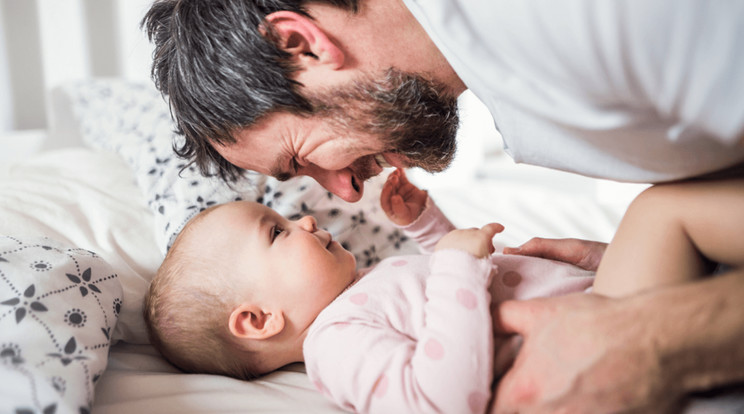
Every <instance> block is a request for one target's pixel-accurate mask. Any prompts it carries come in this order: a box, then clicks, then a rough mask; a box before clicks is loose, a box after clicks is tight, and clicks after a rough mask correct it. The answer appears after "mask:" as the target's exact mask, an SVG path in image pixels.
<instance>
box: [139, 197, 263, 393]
mask: <svg viewBox="0 0 744 414" xmlns="http://www.w3.org/2000/svg"><path fill="white" fill-rule="evenodd" d="M216 207H218V206H216ZM214 209H215V207H212V208H210V209H207V210H205V211H203V212H202V213H200V214H199V215H197V216H196V217H195V218H194V219H192V220H191V221H190V222H189V223H188V224H187V225H186V227H184V229H183V230H182V231H181V233H180V234H179V236H178V238H176V241H175V242H174V243H173V246H172V247H171V248H170V250H169V251H168V254H167V255H166V257H165V260H163V263H162V264H161V266H160V268H159V269H158V271H157V273H156V275H155V277H154V278H153V280H152V283H151V284H150V289H149V291H148V293H147V295H146V296H145V306H144V317H145V323H146V326H147V332H148V336H149V338H150V343H151V344H152V345H153V346H154V347H155V348H156V349H157V350H158V351H159V352H160V353H161V354H162V355H163V357H165V359H167V360H168V361H169V362H170V363H172V364H173V365H175V366H176V367H178V368H179V369H181V370H183V371H185V372H191V373H202V374H218V375H228V376H231V377H234V378H239V379H244V380H250V379H254V378H256V377H258V376H259V375H261V374H262V373H263V372H261V369H260V367H259V366H260V355H258V353H256V352H253V351H251V350H249V349H247V348H246V347H245V346H243V345H241V344H239V343H238V342H237V341H236V340H235V339H234V338H233V336H232V334H231V333H230V331H229V327H228V320H229V317H230V313H231V312H232V310H233V309H234V308H235V306H237V304H238V303H239V301H240V298H239V297H238V293H239V292H235V289H234V285H233V284H232V283H231V282H230V281H229V280H228V279H229V272H230V270H228V269H229V266H227V265H226V264H225V263H224V261H223V262H220V259H219V258H217V259H216V258H214V257H204V256H205V255H200V254H199V252H198V251H193V250H196V249H193V248H192V247H185V246H182V244H184V242H183V240H184V238H186V237H193V236H194V235H192V234H189V233H191V232H193V229H194V225H195V224H198V223H199V221H201V219H203V217H204V216H206V215H207V214H209V212H211V211H214Z"/></svg>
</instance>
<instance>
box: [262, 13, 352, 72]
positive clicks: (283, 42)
mask: <svg viewBox="0 0 744 414" xmlns="http://www.w3.org/2000/svg"><path fill="white" fill-rule="evenodd" d="M266 22H267V23H268V24H270V25H271V26H272V27H273V29H274V31H275V32H276V34H277V35H278V36H279V46H280V47H281V48H282V49H283V50H284V51H286V52H288V53H290V54H292V55H293V56H294V57H295V58H296V60H297V64H298V65H300V66H301V67H303V68H305V69H307V68H311V67H314V66H321V65H327V66H328V67H329V68H330V69H334V70H335V69H339V68H341V67H342V66H343V65H344V59H345V57H344V53H343V51H341V49H340V48H339V47H338V46H337V45H336V44H335V43H333V42H332V41H331V39H330V38H328V35H326V33H325V32H324V31H323V29H321V28H320V27H318V25H317V24H316V23H315V21H314V20H312V19H310V18H309V17H306V16H303V15H301V14H298V13H295V12H290V11H278V12H274V13H271V14H269V15H268V16H266Z"/></svg>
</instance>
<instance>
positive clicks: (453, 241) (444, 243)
mask: <svg viewBox="0 0 744 414" xmlns="http://www.w3.org/2000/svg"><path fill="white" fill-rule="evenodd" d="M502 231H504V226H502V225H501V224H498V223H490V224H486V225H485V226H483V227H481V228H480V229H476V228H472V229H460V230H452V231H451V232H449V233H447V234H446V235H444V237H442V238H441V239H440V240H439V242H438V243H437V245H436V247H434V250H442V249H457V250H462V251H464V252H466V253H470V254H472V255H473V256H475V257H478V258H482V257H487V256H489V255H491V254H492V253H493V252H494V250H496V249H495V248H494V247H493V240H492V239H493V236H495V235H496V233H501V232H502Z"/></svg>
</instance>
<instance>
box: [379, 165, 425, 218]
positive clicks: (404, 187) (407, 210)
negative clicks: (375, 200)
mask: <svg viewBox="0 0 744 414" xmlns="http://www.w3.org/2000/svg"><path fill="white" fill-rule="evenodd" d="M427 197H428V195H427V194H426V191H424V190H421V189H419V188H418V187H416V186H415V185H413V184H411V183H410V182H409V181H408V178H406V173H405V172H403V170H401V169H396V170H395V171H393V172H392V173H390V175H389V176H388V179H387V182H385V185H384V186H383V187H382V192H381V193H380V205H382V210H383V211H385V214H387V216H388V218H389V219H390V221H392V222H393V223H395V224H397V225H399V226H406V225H408V224H411V223H413V221H414V220H416V219H417V218H418V216H419V215H421V212H422V211H424V206H425V205H426V198H427Z"/></svg>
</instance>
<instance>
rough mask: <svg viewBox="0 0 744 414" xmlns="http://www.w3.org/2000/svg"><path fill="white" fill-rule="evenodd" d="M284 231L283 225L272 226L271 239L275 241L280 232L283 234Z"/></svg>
mask: <svg viewBox="0 0 744 414" xmlns="http://www.w3.org/2000/svg"><path fill="white" fill-rule="evenodd" d="M283 231H284V229H283V228H281V227H279V226H274V227H272V228H271V241H272V242H273V241H274V239H276V237H277V236H279V235H280V234H282V232H283Z"/></svg>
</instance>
